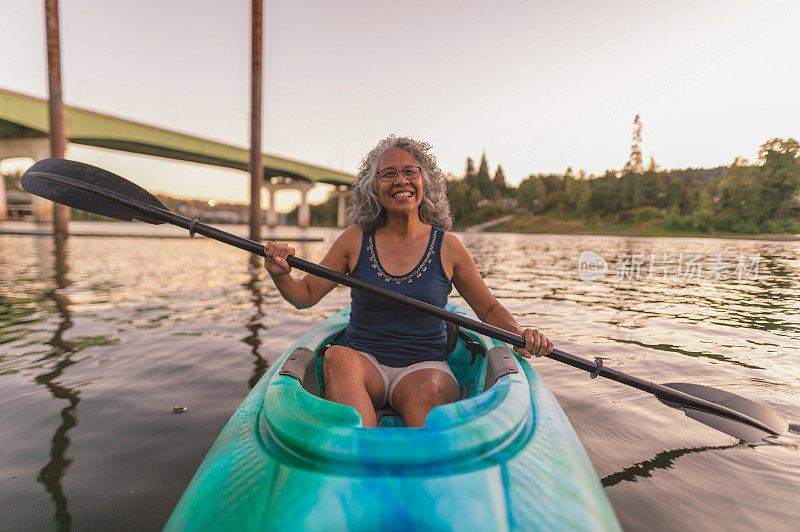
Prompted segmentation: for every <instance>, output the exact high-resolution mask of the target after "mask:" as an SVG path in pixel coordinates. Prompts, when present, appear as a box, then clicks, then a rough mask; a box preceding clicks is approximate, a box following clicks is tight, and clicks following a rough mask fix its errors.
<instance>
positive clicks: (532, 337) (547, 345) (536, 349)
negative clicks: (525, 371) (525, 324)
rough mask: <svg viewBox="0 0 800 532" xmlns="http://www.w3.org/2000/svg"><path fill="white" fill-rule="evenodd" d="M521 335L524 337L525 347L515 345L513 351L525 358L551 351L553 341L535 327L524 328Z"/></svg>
mask: <svg viewBox="0 0 800 532" xmlns="http://www.w3.org/2000/svg"><path fill="white" fill-rule="evenodd" d="M522 337H523V338H524V339H525V348H524V349H523V348H522V347H515V348H514V351H516V352H517V353H519V354H520V355H521V356H523V357H525V358H530V357H531V355H533V356H536V357H540V356H542V355H546V354H548V353H550V352H552V351H553V342H551V341H550V340H548V339H547V338H546V337H545V336H544V335H543V334H542V333H540V332H539V331H537V330H536V329H525V330H524V331H522Z"/></svg>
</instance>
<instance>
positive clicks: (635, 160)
mask: <svg viewBox="0 0 800 532" xmlns="http://www.w3.org/2000/svg"><path fill="white" fill-rule="evenodd" d="M641 143H642V121H641V119H640V118H639V114H638V113H637V114H636V117H635V118H634V119H633V134H632V135H631V155H630V157H629V158H628V162H627V163H625V167H624V168H623V169H622V170H623V171H624V172H626V173H634V174H641V173H642V171H643V169H644V167H643V165H642V148H641V146H640V144H641Z"/></svg>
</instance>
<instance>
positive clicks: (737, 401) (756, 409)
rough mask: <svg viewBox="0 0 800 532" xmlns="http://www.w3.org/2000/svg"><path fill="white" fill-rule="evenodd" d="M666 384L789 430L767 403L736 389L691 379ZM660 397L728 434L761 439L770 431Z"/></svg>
mask: <svg viewBox="0 0 800 532" xmlns="http://www.w3.org/2000/svg"><path fill="white" fill-rule="evenodd" d="M664 386H666V387H667V388H672V389H673V390H677V391H679V392H683V393H686V394H689V395H692V396H694V397H697V398H700V399H704V400H706V401H708V402H710V403H716V404H718V405H721V406H724V407H727V408H730V409H731V410H735V411H736V412H739V413H740V414H744V415H745V416H747V417H749V418H752V419H754V420H756V421H759V422H761V423H763V424H764V425H766V426H767V427H769V428H771V429H773V430H775V432H777V433H784V432H786V431H787V430H789V424H788V423H787V422H786V420H784V419H783V418H782V417H780V416H779V415H778V414H776V413H775V412H773V411H772V410H770V409H769V408H767V407H765V406H763V405H760V404H758V403H755V402H753V401H751V400H750V399H746V398H744V397H742V396H741V395H736V394H735V393H731V392H726V391H723V390H720V389H717V388H712V387H710V386H701V385H699V384H691V383H688V382H670V383H667V384H664ZM656 397H658V396H656ZM659 401H661V402H662V403H664V404H665V405H667V406H671V407H672V408H677V409H678V410H683V411H684V413H685V414H686V415H687V416H688V417H690V418H692V419H695V420H697V421H699V422H700V423H703V424H705V425H708V426H709V427H713V428H715V429H717V430H721V431H722V432H724V433H726V434H730V435H731V436H734V437H736V438H739V439H740V440H744V441H746V442H751V443H758V442H760V441H761V439H762V438H763V437H764V436H767V435H768V433H767V432H765V431H762V430H759V429H757V428H755V427H752V426H750V425H747V424H745V423H741V422H739V421H734V420H732V419H729V418H726V417H724V416H721V415H718V414H711V413H708V412H704V411H702V410H697V409H694V408H689V407H685V406H683V405H677V404H675V403H671V402H669V401H664V400H662V399H660V398H659Z"/></svg>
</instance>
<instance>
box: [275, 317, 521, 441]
mask: <svg viewBox="0 0 800 532" xmlns="http://www.w3.org/2000/svg"><path fill="white" fill-rule="evenodd" d="M343 332H344V330H340V331H338V333H337V334H334V335H332V336H331V337H329V338H328V339H327V341H325V342H323V343H322V346H321V347H320V348H318V349H317V351H316V353H315V352H314V351H312V350H311V349H309V348H307V347H296V348H295V349H294V350H292V352H291V353H290V354H289V356H288V357H287V359H286V360H285V361H284V363H283V365H282V366H281V368H280V371H279V374H280V375H286V376H290V377H293V378H295V379H297V380H298V381H299V382H300V384H301V386H302V387H303V389H304V390H305V391H307V392H308V393H310V394H312V395H314V396H316V397H323V394H324V383H323V382H322V362H323V358H324V356H325V352H326V351H327V350H328V348H330V347H331V346H332V345H337V344H339V343H340V342H341V340H342V337H343ZM472 334H474V333H469V334H467V333H466V332H464V331H461V330H459V328H458V327H457V326H455V325H451V324H448V326H447V351H448V354H449V358H448V363H449V365H450V367H451V369H452V370H453V374H454V375H455V376H456V379H457V380H458V384H459V392H460V394H459V400H463V399H467V398H469V397H472V396H474V395H477V394H479V393H481V392H484V391H486V390H488V389H489V388H491V387H492V386H493V385H494V384H495V382H496V381H497V379H499V378H500V377H502V376H503V375H508V374H509V373H516V372H517V371H518V369H517V365H516V362H515V361H514V356H513V355H512V354H511V352H510V351H509V350H508V349H507V348H505V347H502V346H495V347H493V348H491V349H489V351H488V352H487V351H486V348H484V347H483V345H481V344H480V343H479V341H478V337H473V336H471V335H472ZM489 345H491V344H489ZM487 347H488V346H487ZM477 355H481V356H480V357H477ZM476 362H478V363H476ZM375 413H376V415H377V418H378V426H379V427H404V426H405V423H404V421H403V418H402V417H401V416H400V414H399V413H398V412H397V411H395V410H394V409H393V408H392V407H390V406H388V405H387V406H386V407H384V408H379V409H377V410H376V412H375Z"/></svg>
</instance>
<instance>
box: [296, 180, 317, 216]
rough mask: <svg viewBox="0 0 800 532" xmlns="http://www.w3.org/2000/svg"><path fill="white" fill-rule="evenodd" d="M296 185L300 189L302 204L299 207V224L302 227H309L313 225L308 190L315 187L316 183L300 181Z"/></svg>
mask: <svg viewBox="0 0 800 532" xmlns="http://www.w3.org/2000/svg"><path fill="white" fill-rule="evenodd" d="M296 185H297V189H298V190H299V191H300V206H299V207H298V208H297V225H298V226H300V227H308V226H309V225H311V207H309V205H308V191H309V190H311V189H312V188H313V186H314V183H308V182H305V181H298V182H297V183H296Z"/></svg>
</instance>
